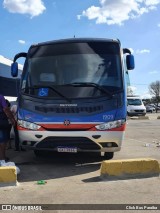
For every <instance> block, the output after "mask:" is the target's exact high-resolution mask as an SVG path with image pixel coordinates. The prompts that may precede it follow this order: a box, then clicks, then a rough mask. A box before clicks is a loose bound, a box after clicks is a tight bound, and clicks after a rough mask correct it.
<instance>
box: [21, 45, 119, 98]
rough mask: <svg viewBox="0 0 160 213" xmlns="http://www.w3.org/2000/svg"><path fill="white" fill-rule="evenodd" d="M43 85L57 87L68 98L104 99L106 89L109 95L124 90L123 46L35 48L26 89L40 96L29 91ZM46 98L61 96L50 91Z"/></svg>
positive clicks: (29, 60)
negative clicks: (121, 47)
mask: <svg viewBox="0 0 160 213" xmlns="http://www.w3.org/2000/svg"><path fill="white" fill-rule="evenodd" d="M91 84H94V85H97V86H91ZM75 85H76V86H75ZM39 86H40V87H42V88H43V87H45V88H46V87H47V86H48V87H52V88H53V87H54V89H56V91H58V92H59V93H60V94H62V95H63V96H66V97H68V98H88V97H89V98H90V97H100V96H105V95H106V93H105V92H104V91H105V90H106V91H107V92H108V93H109V94H114V93H116V92H117V91H120V90H122V89H123V82H122V66H121V58H120V47H119V43H118V42H102V41H101V42H98V41H97V42H72V43H69V42H68V43H67V42H66V43H52V44H44V45H41V46H38V45H37V46H33V47H31V49H30V51H29V53H28V58H27V61H26V66H25V68H24V72H23V76H22V89H23V92H25V93H28V92H29V91H30V94H31V95H32V93H33V95H34V96H38V94H39V92H38V89H37V90H35V89H34V91H33V90H32V93H31V90H27V88H32V87H37V88H38V87H39ZM100 88H102V89H100ZM46 96H47V97H53V98H54V97H56V98H57V97H58V95H57V93H56V92H54V90H53V89H49V90H48V92H47V95H46ZM59 97H60V96H59Z"/></svg>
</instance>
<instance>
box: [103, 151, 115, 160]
mask: <svg viewBox="0 0 160 213" xmlns="http://www.w3.org/2000/svg"><path fill="white" fill-rule="evenodd" d="M113 156H114V152H105V153H104V159H105V160H110V159H112V158H113Z"/></svg>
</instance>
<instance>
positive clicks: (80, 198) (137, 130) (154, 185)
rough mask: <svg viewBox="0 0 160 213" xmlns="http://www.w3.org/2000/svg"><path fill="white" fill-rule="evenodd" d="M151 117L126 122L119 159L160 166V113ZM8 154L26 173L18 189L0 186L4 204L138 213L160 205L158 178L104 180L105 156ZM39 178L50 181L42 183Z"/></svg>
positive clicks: (21, 176)
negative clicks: (107, 207)
mask: <svg viewBox="0 0 160 213" xmlns="http://www.w3.org/2000/svg"><path fill="white" fill-rule="evenodd" d="M147 115H148V116H149V120H138V119H128V120H127V129H126V135H125V139H124V142H123V146H122V150H121V151H120V152H117V153H115V156H114V159H132V158H133V159H136V158H142V157H143V158H154V159H156V160H158V161H159V162H160V119H157V117H158V116H160V113H157V114H156V113H153V114H147ZM7 152H8V156H9V157H10V159H11V160H12V161H14V162H15V163H16V165H17V166H18V167H19V168H20V170H21V173H20V175H19V176H18V185H17V186H12V187H11V186H7V187H1V188H0V201H1V204H30V205H31V204H40V205H41V204H112V205H113V206H115V204H126V208H127V210H126V211H125V212H129V211H130V210H132V212H134V211H137V210H136V209H134V208H135V206H136V205H137V206H143V204H145V205H149V204H151V205H156V204H160V190H159V185H160V178H159V177H150V178H134V179H126V180H102V179H101V178H100V166H101V162H102V160H103V157H101V156H100V155H98V154H91V153H90V154H84V153H80V154H68V153H65V154H64V153H63V154H62V153H52V154H50V155H47V156H44V157H42V158H37V157H35V155H34V153H33V152H32V151H21V152H15V151H14V150H13V149H12V150H8V151H7ZM40 180H45V183H44V184H37V181H40ZM90 206H91V205H90ZM113 206H112V207H113ZM128 206H129V207H128ZM79 208H81V206H79ZM120 208H121V207H120ZM130 208H131V209H130ZM79 210H81V209H79ZM147 211H149V210H147ZM41 212H43V211H41ZM47 212H49V211H47ZM51 212H73V211H69V210H68V211H67V210H64V211H60V210H51ZM74 212H83V211H82V210H81V211H78V210H77V211H74ZM84 212H91V210H88V211H87V210H86V211H84ZM92 212H100V211H99V210H94V211H92ZM101 212H111V211H110V210H105V211H102V210H101ZM112 212H124V211H122V210H119V211H116V210H112ZM141 212H143V210H142V211H141ZM152 212H157V211H156V210H152Z"/></svg>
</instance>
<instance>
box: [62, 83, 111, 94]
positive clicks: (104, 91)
mask: <svg viewBox="0 0 160 213" xmlns="http://www.w3.org/2000/svg"><path fill="white" fill-rule="evenodd" d="M65 86H74V87H95V88H97V89H98V90H100V91H101V92H103V93H105V94H107V95H108V96H109V97H110V98H112V97H113V94H112V93H111V92H109V91H107V90H105V89H103V87H101V86H100V85H98V84H96V83H92V82H74V83H71V84H65Z"/></svg>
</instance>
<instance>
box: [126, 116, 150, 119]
mask: <svg viewBox="0 0 160 213" xmlns="http://www.w3.org/2000/svg"><path fill="white" fill-rule="evenodd" d="M130 119H131V120H149V117H148V116H133V117H130Z"/></svg>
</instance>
